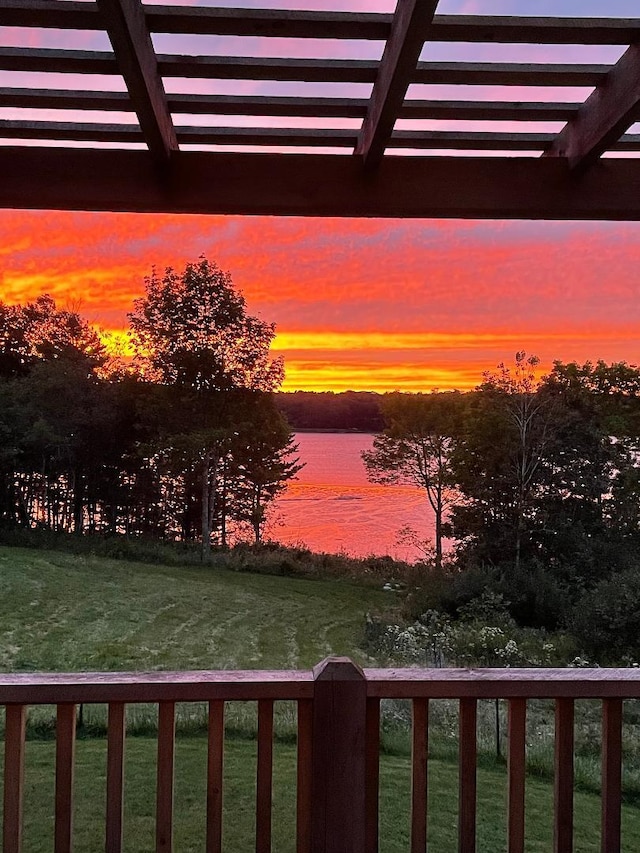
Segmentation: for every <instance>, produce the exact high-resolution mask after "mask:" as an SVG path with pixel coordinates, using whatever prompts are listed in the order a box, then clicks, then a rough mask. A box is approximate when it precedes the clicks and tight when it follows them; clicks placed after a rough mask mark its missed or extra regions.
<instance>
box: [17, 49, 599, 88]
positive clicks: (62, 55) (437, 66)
mask: <svg viewBox="0 0 640 853" xmlns="http://www.w3.org/2000/svg"><path fill="white" fill-rule="evenodd" d="M157 59H158V71H159V73H160V74H161V75H162V76H163V77H187V78H191V77H201V78H205V79H209V78H211V79H232V80H234V79H235V80H276V81H278V80H279V81H306V82H316V83H318V82H320V83H322V82H327V83H331V82H336V83H374V82H375V79H376V74H377V70H378V64H379V63H378V62H376V61H373V60H365V59H273V58H271V57H252V56H232V57H229V56H197V57H193V56H177V55H173V54H159V55H158V57H157ZM610 69H611V66H610V65H603V64H593V63H592V64H581V65H575V64H570V63H566V64H564V63H555V64H549V63H514V62H511V63H510V62H419V63H418V65H417V68H416V70H415V73H414V74H413V76H412V79H411V82H412V83H429V84H459V85H470V86H473V85H476V86H478V85H480V86H482V85H496V86H585V87H589V86H597V85H598V84H599V83H601V82H602V81H603V80H604V79H605V77H606V75H607V73H608V72H609V71H610ZM0 70H3V71H32V72H33V71H37V72H61V73H69V74H118V73H119V67H118V63H117V62H116V58H115V55H114V54H113V53H109V52H107V51H90V50H61V49H50V48H15V47H4V48H0Z"/></svg>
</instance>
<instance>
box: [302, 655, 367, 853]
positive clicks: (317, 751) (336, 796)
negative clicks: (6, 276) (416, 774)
mask: <svg viewBox="0 0 640 853" xmlns="http://www.w3.org/2000/svg"><path fill="white" fill-rule="evenodd" d="M313 676H314V680H315V684H314V695H313V748H312V791H313V797H312V803H313V814H312V820H311V850H312V853H365V837H366V831H365V830H366V797H365V786H366V749H365V747H366V718H367V683H366V680H365V676H364V673H363V671H362V670H361V669H360V667H359V666H356V665H355V664H354V663H353V661H351V660H349V658H337V657H334V658H326V659H325V660H323V661H322V663H319V664H318V665H317V666H316V667H314V670H313ZM367 853H370V851H367Z"/></svg>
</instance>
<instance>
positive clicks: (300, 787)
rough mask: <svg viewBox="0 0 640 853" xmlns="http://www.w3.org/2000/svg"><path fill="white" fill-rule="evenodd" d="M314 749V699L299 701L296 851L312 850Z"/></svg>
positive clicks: (307, 851)
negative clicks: (312, 767) (312, 769)
mask: <svg viewBox="0 0 640 853" xmlns="http://www.w3.org/2000/svg"><path fill="white" fill-rule="evenodd" d="M312 751H313V701H312V700H311V699H300V701H299V702H298V750H297V759H298V768H297V785H296V853H310V851H311V811H312V807H313V801H312V798H311V797H312V794H311V772H312V771H311V766H312Z"/></svg>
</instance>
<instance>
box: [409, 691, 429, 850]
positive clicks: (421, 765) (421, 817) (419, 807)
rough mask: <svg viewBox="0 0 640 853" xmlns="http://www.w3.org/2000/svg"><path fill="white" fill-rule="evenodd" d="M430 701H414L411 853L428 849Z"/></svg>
mask: <svg viewBox="0 0 640 853" xmlns="http://www.w3.org/2000/svg"><path fill="white" fill-rule="evenodd" d="M428 749H429V700H428V699H414V700H413V717H412V742H411V853H425V850H426V849H427V753H428Z"/></svg>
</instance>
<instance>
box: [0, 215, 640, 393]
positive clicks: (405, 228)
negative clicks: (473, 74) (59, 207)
mask: <svg viewBox="0 0 640 853" xmlns="http://www.w3.org/2000/svg"><path fill="white" fill-rule="evenodd" d="M639 236H640V225H638V224H633V223H632V224H619V223H601V224H592V223H493V222H491V223H485V222H431V221H425V222H420V221H418V222H405V221H397V220H391V221H376V220H309V219H278V218H274V217H272V218H269V217H247V218H240V217H220V216H218V217H215V216H212V217H204V216H179V217H176V216H136V215H126V214H88V213H47V212H32V213H30V212H16V211H5V212H0V247H1V248H0V257H1V259H2V267H1V277H0V298H2V299H3V300H5V301H9V302H24V301H27V300H28V299H32V298H34V297H35V296H37V295H38V294H39V293H42V292H48V293H51V294H52V295H53V296H54V297H55V298H56V300H58V302H59V303H60V304H62V305H71V306H73V307H75V308H77V309H78V310H80V312H81V313H82V314H83V315H84V316H86V317H87V318H88V319H89V320H90V321H91V322H92V323H94V324H95V325H97V326H101V327H103V328H105V329H107V330H111V331H116V332H117V331H118V330H120V332H121V331H122V330H123V329H124V328H125V327H126V322H127V321H126V314H127V312H128V311H130V310H131V308H132V306H133V300H134V299H135V298H136V297H138V296H140V295H141V294H142V293H143V290H144V277H145V275H147V274H149V272H150V271H151V268H152V266H153V265H155V266H157V267H158V268H160V269H163V268H164V267H165V266H167V265H172V266H174V267H176V268H178V269H180V268H181V267H182V266H183V265H184V264H185V262H187V261H189V260H195V259H196V258H197V257H198V256H199V255H200V254H203V253H204V254H206V255H207V256H208V257H209V258H210V259H212V260H215V261H216V262H217V263H218V264H219V265H220V266H221V267H222V268H223V269H225V270H229V271H230V272H231V274H232V276H233V279H234V281H235V283H236V286H238V287H239V288H240V289H241V290H242V291H243V293H244V295H245V297H246V299H247V302H248V305H249V310H250V311H251V312H252V313H257V314H259V315H260V316H261V317H263V318H264V319H266V320H268V321H270V322H275V323H276V325H277V329H278V335H277V338H276V341H275V345H274V349H275V350H276V351H277V352H278V353H282V354H283V355H284V356H285V362H286V367H287V379H286V384H285V387H287V388H290V389H293V388H305V387H306V388H316V389H319V388H334V389H339V388H348V387H350V388H377V389H380V390H386V389H393V388H407V389H413V390H425V389H428V388H430V387H434V386H437V387H440V388H449V387H460V388H465V387H472V386H473V385H475V384H476V383H477V382H478V381H479V380H480V378H481V374H482V371H483V370H486V369H491V368H492V367H495V365H496V364H497V363H498V362H499V361H502V360H509V359H510V358H511V357H512V356H513V353H515V351H516V350H519V349H526V350H527V351H528V352H532V353H536V354H538V355H539V356H540V357H541V359H542V360H543V366H545V368H548V367H550V365H551V362H552V360H553V359H555V358H558V359H562V360H570V359H573V358H576V359H579V360H584V359H587V358H599V357H601V358H605V359H607V360H610V361H611V360H619V359H625V360H627V361H630V362H637V361H640V334H639V331H640V300H638V273H637V270H638V269H640V240H639V239H638V237H639Z"/></svg>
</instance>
